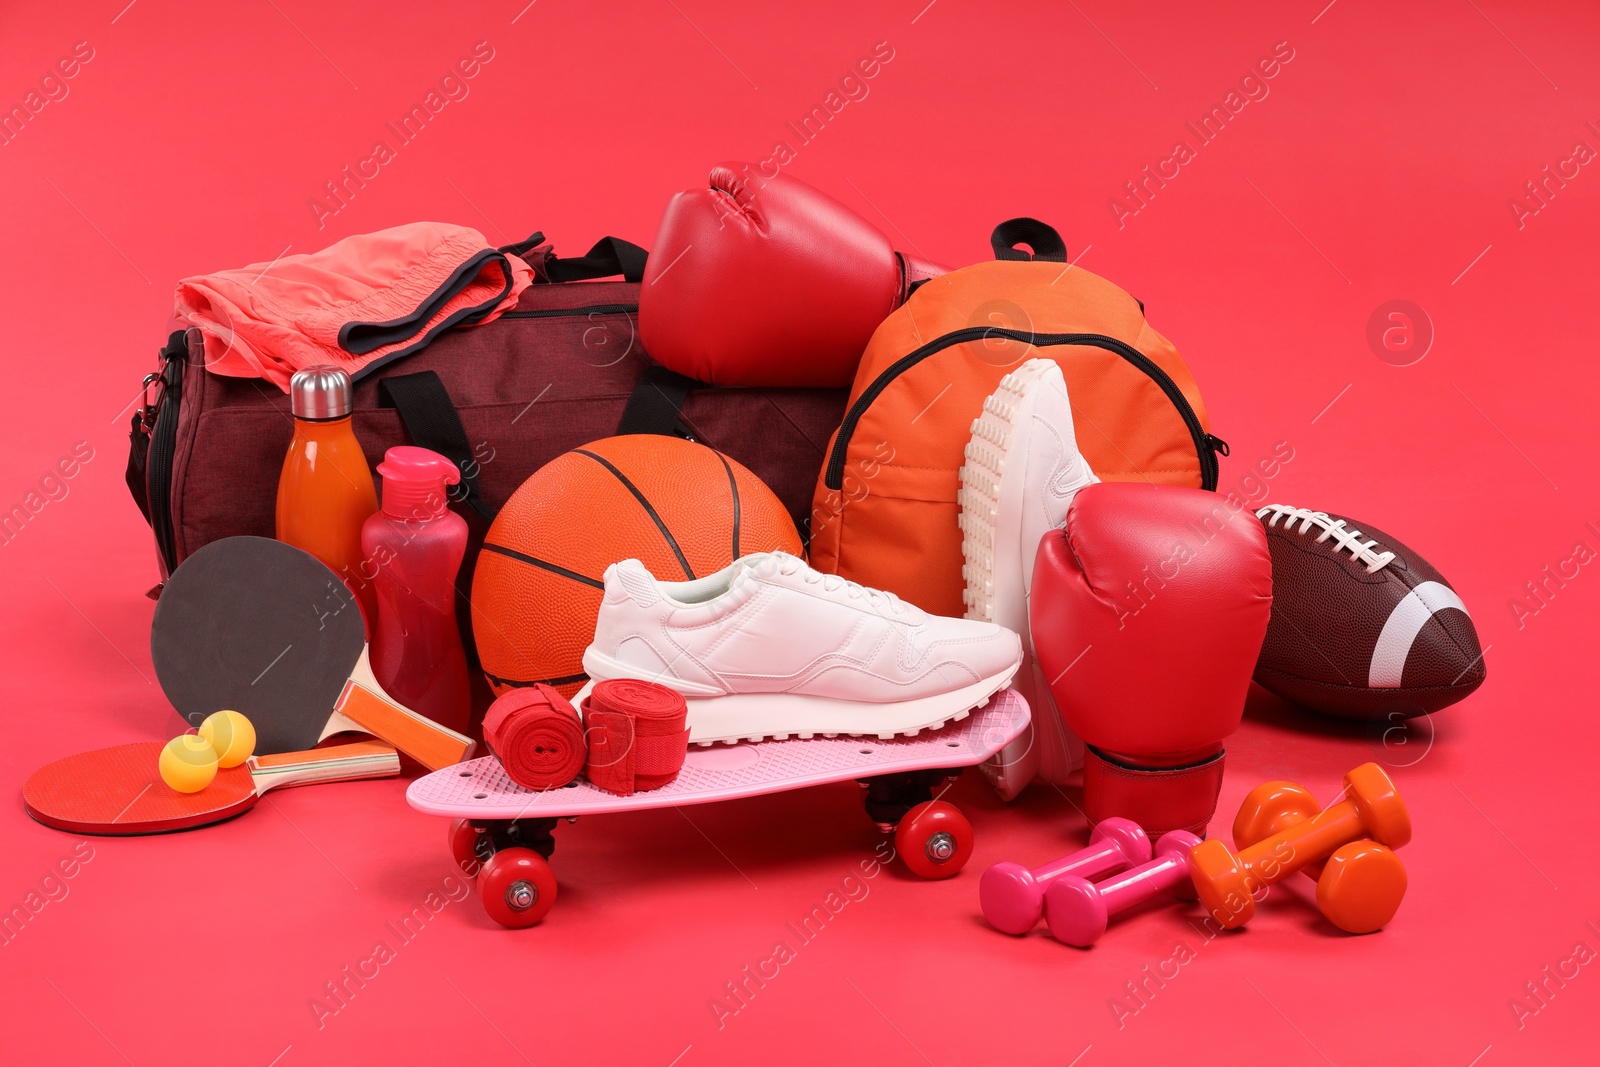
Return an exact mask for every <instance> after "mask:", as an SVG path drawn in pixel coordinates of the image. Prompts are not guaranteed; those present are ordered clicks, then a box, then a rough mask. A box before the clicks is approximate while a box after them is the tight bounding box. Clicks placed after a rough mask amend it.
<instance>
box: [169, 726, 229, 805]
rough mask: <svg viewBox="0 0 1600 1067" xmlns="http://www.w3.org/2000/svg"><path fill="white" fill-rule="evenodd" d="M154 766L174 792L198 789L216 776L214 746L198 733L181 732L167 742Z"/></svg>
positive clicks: (188, 791)
mask: <svg viewBox="0 0 1600 1067" xmlns="http://www.w3.org/2000/svg"><path fill="white" fill-rule="evenodd" d="M157 767H158V768H159V769H160V771H161V780H162V781H163V782H166V783H167V784H168V785H170V786H171V787H172V788H174V789H176V790H177V791H178V792H180V793H198V792H200V790H202V789H204V788H205V787H206V786H208V785H210V784H211V782H212V780H213V779H215V778H216V776H217V750H216V749H215V748H213V747H211V742H210V741H207V740H206V739H205V738H203V737H201V736H200V735H199V734H182V735H180V736H178V737H174V738H173V739H172V740H171V741H168V742H167V745H166V747H165V748H163V749H162V750H161V758H160V759H159V760H158V761H157Z"/></svg>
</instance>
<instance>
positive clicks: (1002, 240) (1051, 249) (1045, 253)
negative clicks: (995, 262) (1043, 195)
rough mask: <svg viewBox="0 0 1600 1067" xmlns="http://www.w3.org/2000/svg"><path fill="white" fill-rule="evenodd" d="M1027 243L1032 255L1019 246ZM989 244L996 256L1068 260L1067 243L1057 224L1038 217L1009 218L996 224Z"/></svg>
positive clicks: (996, 257)
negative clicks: (1056, 227)
mask: <svg viewBox="0 0 1600 1067" xmlns="http://www.w3.org/2000/svg"><path fill="white" fill-rule="evenodd" d="M1019 244H1025V245H1027V246H1028V247H1029V248H1031V249H1033V252H1032V254H1031V255H1030V254H1029V253H1027V252H1024V251H1023V250H1022V249H1020V248H1018V247H1017V245H1019ZM989 247H991V248H993V249H994V258H995V259H1023V260H1027V259H1044V260H1049V261H1051V262H1054V263H1065V262H1066V261H1067V246H1066V243H1065V242H1064V241H1062V240H1061V235H1060V234H1059V233H1057V232H1056V229H1055V227H1054V226H1051V225H1049V224H1048V223H1043V222H1040V221H1039V220H1038V219H1030V218H1026V217H1024V218H1016V219H1007V220H1006V221H1004V222H1002V223H1001V224H1000V225H998V226H996V227H995V228H994V233H993V234H991V235H990V236H989Z"/></svg>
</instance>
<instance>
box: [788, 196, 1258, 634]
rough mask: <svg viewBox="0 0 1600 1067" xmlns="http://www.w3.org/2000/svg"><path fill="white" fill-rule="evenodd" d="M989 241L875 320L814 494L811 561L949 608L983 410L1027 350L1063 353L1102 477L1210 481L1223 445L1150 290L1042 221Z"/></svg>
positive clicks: (1029, 354)
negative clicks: (1157, 323) (968, 261)
mask: <svg viewBox="0 0 1600 1067" xmlns="http://www.w3.org/2000/svg"><path fill="white" fill-rule="evenodd" d="M991 243H992V244H993V246H994V250H995V255H996V258H997V261H996V262H993V263H979V264H977V265H975V266H971V267H966V268H963V269H961V270H957V271H952V272H951V273H949V274H945V275H942V276H940V277H937V278H934V279H932V280H930V281H928V282H925V283H923V284H922V285H920V286H918V288H917V289H916V291H915V292H914V293H913V294H912V295H911V298H910V299H909V300H907V301H906V303H905V304H903V305H901V306H900V308H898V309H897V310H896V311H895V312H894V313H893V314H891V315H890V316H889V317H888V318H887V319H885V320H884V321H883V324H882V325H880V326H879V327H878V329H877V332H876V333H874V334H873V335H872V340H871V342H870V343H869V344H868V345H867V350H866V353H865V354H864V355H863V356H862V359H861V366H860V368H859V369H858V370H857V371H856V379H855V385H854V386H853V387H852V388H851V391H850V403H849V406H848V407H847V408H846V409H845V417H844V423H843V425H841V426H840V427H839V429H838V431H837V432H836V433H835V434H834V436H833V440H832V441H831V442H830V444H829V448H828V455H827V460H826V463H825V465H824V467H823V470H822V474H821V476H820V478H819V479H818V481H817V489H816V493H815V494H814V495H813V497H812V509H811V553H810V554H811V564H812V566H814V567H816V568H817V569H818V570H820V571H823V572H831V573H834V574H839V575H842V576H844V577H846V578H849V579H850V580H851V581H855V582H860V583H861V584H863V585H868V586H873V587H875V588H878V589H887V590H889V591H890V592H892V593H895V594H897V595H899V596H900V597H901V598H902V599H905V600H908V601H910V602H911V603H913V604H916V605H917V606H918V607H921V608H923V609H924V610H926V611H930V612H935V613H938V614H940V615H960V614H962V612H963V610H964V608H963V605H962V600H961V592H962V587H963V579H962V575H961V562H962V561H961V531H960V529H959V527H958V526H957V519H958V517H959V515H960V513H961V509H960V505H959V504H958V503H957V502H956V492H957V490H958V488H959V483H960V471H961V464H962V455H963V452H964V450H965V449H966V445H967V441H968V440H969V439H970V437H971V433H972V431H971V427H972V423H973V420H974V419H976V418H977V417H978V415H979V414H980V412H981V410H982V408H983V402H984V399H985V398H986V397H988V396H989V394H991V393H993V392H994V391H995V389H996V388H997V387H998V386H999V384H1000V379H1001V378H1002V377H1004V376H1005V375H1006V373H1007V372H1008V371H1010V370H1012V369H1014V368H1016V367H1017V366H1020V365H1021V364H1022V363H1024V362H1025V361H1027V360H1030V359H1036V358H1048V359H1053V360H1055V361H1056V363H1057V364H1059V365H1060V367H1061V372H1062V374H1063V375H1064V376H1065V378H1066V381H1067V394H1068V396H1069V397H1070V399H1071V402H1072V414H1073V419H1074V422H1075V427H1076V431H1077V440H1078V448H1079V449H1080V450H1081V451H1082V453H1083V455H1084V457H1085V458H1086V459H1087V460H1088V461H1089V466H1090V468H1091V469H1092V470H1093V471H1094V472H1095V474H1097V475H1099V477H1100V478H1101V479H1103V480H1105V481H1134V480H1141V481H1149V482H1160V483H1164V484H1168V485H1188V486H1198V487H1199V488H1202V489H1215V488H1216V486H1217V455H1218V454H1219V453H1220V454H1222V455H1224V456H1225V455H1227V454H1228V451H1227V445H1226V444H1225V443H1224V442H1222V441H1220V440H1218V439H1217V438H1215V437H1212V436H1211V434H1210V433H1209V432H1207V423H1206V414H1205V405H1204V402H1203V401H1201V399H1200V390H1199V388H1198V387H1197V386H1196V385H1195V382H1194V377H1193V376H1192V375H1191V374H1190V373H1189V368H1188V367H1186V366H1185V365H1184V363H1183V360H1182V359H1180V358H1179V357H1178V353H1177V350H1176V349H1174V348H1173V347H1172V344H1171V343H1170V342H1169V341H1167V339H1166V338H1165V337H1162V336H1161V335H1160V334H1159V333H1157V332H1156V331H1155V330H1153V329H1151V328H1150V325H1149V324H1148V323H1147V322H1145V319H1144V307H1143V305H1141V304H1140V303H1139V302H1138V301H1137V300H1135V299H1134V298H1133V297H1131V296H1129V295H1128V294H1127V293H1125V292H1123V291H1122V290H1121V289H1119V288H1117V287H1116V286H1115V285H1112V284H1111V283H1110V282H1108V281H1106V280H1105V279H1104V278H1100V277H1097V276H1096V275H1093V274H1090V273H1089V272H1088V271H1086V270H1083V269H1082V268H1080V267H1075V266H1071V265H1069V264H1068V263H1067V255H1066V249H1065V247H1064V245H1063V244H1062V241H1061V238H1060V236H1059V235H1058V234H1057V233H1056V231H1055V230H1054V229H1052V228H1051V227H1049V226H1047V225H1045V224H1044V223H1042V222H1038V221H1036V220H1033V219H1012V220H1010V221H1009V222H1004V223H1001V224H1000V225H999V226H998V227H996V229H995V231H994V236H993V238H992V240H991ZM1024 243H1025V244H1027V245H1028V246H1029V247H1031V248H1032V250H1033V251H1032V254H1031V255H1030V254H1029V253H1028V252H1027V251H1024V250H1022V249H1020V248H1017V247H1016V246H1017V245H1018V244H1024Z"/></svg>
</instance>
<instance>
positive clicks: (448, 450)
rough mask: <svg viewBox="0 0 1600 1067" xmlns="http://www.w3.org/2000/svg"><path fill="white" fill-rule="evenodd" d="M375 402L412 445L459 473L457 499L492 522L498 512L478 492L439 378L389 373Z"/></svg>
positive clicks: (467, 446) (473, 464) (467, 449)
mask: <svg viewBox="0 0 1600 1067" xmlns="http://www.w3.org/2000/svg"><path fill="white" fill-rule="evenodd" d="M378 403H379V405H380V406H381V407H386V408H394V409H395V411H396V412H397V413H398V414H399V416H400V422H401V424H402V425H404V426H405V428H406V436H408V437H410V438H411V443H412V444H414V445H416V446H417V447H419V448H427V449H432V450H433V451H435V452H437V453H439V454H440V455H441V456H444V457H445V458H446V459H448V460H449V461H450V462H452V463H454V464H455V465H456V467H457V469H459V470H460V471H461V488H460V493H461V500H462V501H463V502H465V503H466V505H467V506H468V507H470V508H471V509H472V510H473V511H475V512H477V513H478V515H479V516H481V517H482V518H484V519H487V520H492V519H493V518H494V516H495V513H496V511H498V510H499V509H497V508H493V507H490V506H489V503H488V502H487V501H485V500H484V499H483V495H482V494H481V493H480V492H479V491H478V463H477V460H475V459H474V458H473V455H472V445H471V443H470V442H468V440H467V431H466V428H465V427H463V426H462V425H461V416H460V415H459V414H458V413H457V412H456V406H455V404H454V403H453V402H452V401H451V399H450V393H449V392H448V391H447V390H446V389H445V387H444V382H442V381H440V380H439V376H438V375H437V374H435V373H434V372H433V371H431V370H425V371H419V372H418V373H416V374H391V375H389V377H387V378H383V379H381V380H380V381H379V382H378Z"/></svg>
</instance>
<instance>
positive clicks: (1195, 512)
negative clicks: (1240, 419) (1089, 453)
mask: <svg viewBox="0 0 1600 1067" xmlns="http://www.w3.org/2000/svg"><path fill="white" fill-rule="evenodd" d="M1271 614H1272V558H1271V556H1270V555H1269V554H1268V550H1267V540H1266V536H1265V534H1264V533H1263V532H1262V529H1261V523H1260V522H1258V521H1257V520H1256V518H1255V516H1254V515H1253V514H1251V513H1250V512H1249V511H1248V510H1241V509H1236V508H1234V507H1233V505H1231V504H1229V503H1228V501H1227V499H1226V498H1224V497H1222V496H1219V495H1218V494H1216V493H1208V492H1204V491H1202V490H1199V489H1186V488H1180V487H1177V486H1166V485H1149V484H1145V483H1142V482H1106V483H1101V484H1099V485H1091V486H1088V487H1086V488H1084V489H1080V490H1079V491H1078V495H1077V496H1076V497H1075V498H1074V499H1073V501H1072V506H1071V508H1070V509H1069V510H1068V511H1067V523H1066V528H1065V529H1064V530H1052V531H1051V532H1050V533H1047V534H1046V535H1045V536H1044V538H1043V539H1042V540H1041V541H1040V542H1039V554H1038V557H1037V559H1036V561H1035V564H1034V571H1033V587H1032V590H1031V596H1030V605H1029V618H1030V622H1031V625H1032V627H1033V641H1034V648H1035V650H1036V653H1037V655H1038V659H1039V664H1040V665H1041V666H1042V667H1043V668H1044V676H1045V678H1046V680H1047V681H1048V682H1049V683H1050V691H1051V693H1052V695H1054V697H1055V701H1056V705H1057V707H1059V708H1060V710H1061V714H1062V716H1063V717H1064V718H1065V719H1066V722H1067V725H1068V726H1069V727H1071V729H1072V730H1073V732H1074V733H1076V734H1077V735H1078V736H1079V737H1081V738H1082V739H1083V741H1084V743H1085V745H1086V746H1087V747H1088V751H1087V753H1086V754H1085V758H1084V773H1083V799H1084V807H1085V809H1086V811H1087V814H1088V816H1089V821H1090V822H1091V823H1098V822H1100V821H1101V820H1102V819H1106V818H1110V817H1112V816H1121V817H1123V818H1127V819H1132V820H1133V821H1135V822H1137V823H1139V825H1141V826H1143V827H1144V828H1145V831H1146V832H1147V833H1148V834H1149V835H1150V836H1151V837H1156V836H1158V835H1160V834H1164V833H1166V832H1168V831H1169V830H1188V831H1190V832H1192V833H1197V834H1204V832H1205V827H1206V823H1207V822H1209V821H1210V819H1211V816H1212V814H1213V813H1214V812H1215V811H1216V808H1217V794H1218V791H1219V790H1220V789H1221V787H1222V763H1223V751H1222V741H1223V739H1224V738H1226V737H1227V736H1228V735H1229V734H1231V733H1233V731H1234V730H1236V729H1238V727H1239V719H1240V716H1241V715H1243V713H1244V699H1245V693H1246V691H1247V690H1248V689H1249V686H1250V674H1251V672H1252V671H1253V670H1254V669H1255V663H1256V657H1257V655H1258V654H1259V653H1260V651H1261V642H1262V639H1263V638H1264V637H1265V636H1266V632H1267V620H1268V618H1269V617H1270V616H1271Z"/></svg>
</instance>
